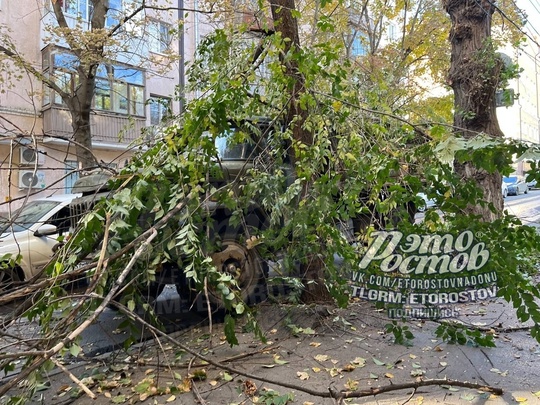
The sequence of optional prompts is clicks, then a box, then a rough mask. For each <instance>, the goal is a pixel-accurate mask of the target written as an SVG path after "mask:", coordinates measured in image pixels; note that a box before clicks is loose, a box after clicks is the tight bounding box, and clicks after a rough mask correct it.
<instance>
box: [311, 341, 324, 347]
mask: <svg viewBox="0 0 540 405" xmlns="http://www.w3.org/2000/svg"><path fill="white" fill-rule="evenodd" d="M309 345H310V346H312V347H319V346H320V345H321V343H320V342H311V343H310V344H309Z"/></svg>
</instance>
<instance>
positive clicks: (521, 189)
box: [503, 176, 529, 195]
mask: <svg viewBox="0 0 540 405" xmlns="http://www.w3.org/2000/svg"><path fill="white" fill-rule="evenodd" d="M503 182H504V183H505V184H506V186H507V189H508V195H520V194H522V193H523V194H527V193H528V192H529V186H528V185H527V182H526V181H525V178H524V177H523V176H508V177H503Z"/></svg>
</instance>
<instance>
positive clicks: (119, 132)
mask: <svg viewBox="0 0 540 405" xmlns="http://www.w3.org/2000/svg"><path fill="white" fill-rule="evenodd" d="M90 126H91V133H92V141H93V143H94V144H99V143H107V144H124V145H126V146H127V145H128V144H130V143H132V142H133V141H135V140H136V139H138V138H139V137H141V130H142V128H144V127H145V126H146V119H145V118H142V117H132V116H126V115H120V114H107V113H102V112H95V113H94V114H93V115H92V116H91V117H90ZM43 131H44V134H45V135H48V136H54V137H61V138H65V139H70V138H71V136H72V134H73V129H72V127H71V117H70V114H69V111H68V110H66V109H64V108H58V107H53V108H49V109H46V110H44V111H43Z"/></svg>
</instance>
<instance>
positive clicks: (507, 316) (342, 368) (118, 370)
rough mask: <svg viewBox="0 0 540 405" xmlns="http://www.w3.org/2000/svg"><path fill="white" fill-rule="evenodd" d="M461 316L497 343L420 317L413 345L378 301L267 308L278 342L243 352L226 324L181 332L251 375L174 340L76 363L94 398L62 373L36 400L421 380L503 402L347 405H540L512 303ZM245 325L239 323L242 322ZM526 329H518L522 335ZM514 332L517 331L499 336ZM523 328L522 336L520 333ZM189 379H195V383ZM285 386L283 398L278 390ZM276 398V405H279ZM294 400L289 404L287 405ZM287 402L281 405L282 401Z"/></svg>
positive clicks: (214, 400)
mask: <svg viewBox="0 0 540 405" xmlns="http://www.w3.org/2000/svg"><path fill="white" fill-rule="evenodd" d="M459 309H460V313H461V321H463V322H468V323H471V324H473V325H477V326H482V327H487V328H495V329H494V333H495V334H496V339H495V340H496V344H497V347H496V348H480V347H472V346H459V345H453V344H448V343H444V342H442V341H441V340H440V339H438V338H437V337H436V336H435V333H434V331H435V329H436V328H437V326H438V323H436V322H433V321H426V322H421V321H412V322H410V323H409V324H408V326H409V327H410V329H411V331H412V332H413V334H414V336H415V339H414V340H413V342H412V343H413V345H412V346H410V347H406V346H403V345H397V344H394V343H393V335H389V334H386V333H385V327H384V326H385V325H386V324H387V323H388V322H389V321H388V319H387V317H386V314H385V313H381V312H378V311H377V310H375V309H374V308H373V307H372V306H371V305H370V304H368V303H367V302H360V301H359V302H355V303H353V304H352V305H351V306H350V307H349V308H347V309H335V308H331V307H323V306H313V307H288V306H285V305H281V306H270V305H262V306H260V307H259V311H258V318H259V321H260V323H261V326H262V328H263V330H264V331H265V333H266V335H267V338H268V342H266V343H262V342H260V341H258V340H257V339H256V338H255V337H254V335H253V334H251V333H247V332H245V331H242V328H241V325H239V326H238V328H237V336H238V339H239V345H238V346H234V347H232V348H231V347H230V346H229V345H228V344H227V343H226V342H225V340H224V332H223V325H222V324H217V325H213V326H212V329H210V327H209V326H197V327H193V328H191V329H189V330H185V331H182V332H176V333H173V334H171V335H170V336H171V337H172V338H174V339H176V340H178V341H179V342H182V343H183V344H185V345H187V346H188V347H190V348H192V349H194V350H197V351H198V352H200V353H201V354H203V355H205V356H206V357H207V358H208V359H209V360H212V361H217V362H220V363H224V364H226V365H227V366H228V367H231V368H233V369H235V370H238V371H241V372H243V373H247V374H248V375H249V376H250V377H246V376H241V375H237V374H234V373H233V372H232V371H228V372H227V371H223V370H220V369H217V368H216V367H214V366H210V365H208V364H204V363H203V364H201V362H200V361H199V360H197V359H193V357H192V356H191V355H188V354H186V353H182V351H181V350H180V349H178V348H174V347H173V344H171V342H168V341H166V340H165V339H163V338H162V339H160V340H159V341H158V340H151V341H148V342H145V343H141V344H137V345H134V346H132V347H131V348H130V349H129V350H128V351H127V352H125V351H116V352H113V353H109V354H106V355H104V356H101V357H97V358H92V359H87V360H86V361H84V362H79V363H76V364H70V365H67V367H68V369H69V370H70V372H71V373H73V375H75V376H76V377H77V378H79V379H82V381H83V383H85V384H86V385H87V386H88V387H89V388H90V389H91V390H92V392H93V393H94V394H95V395H96V396H97V398H96V399H95V400H93V399H90V398H89V397H88V396H86V395H84V394H82V396H80V397H77V395H75V394H76V393H77V392H78V391H79V390H78V388H77V387H76V385H75V383H73V382H72V381H71V380H70V379H69V378H68V376H67V375H66V374H65V373H63V372H61V371H59V370H55V371H53V372H52V373H51V374H50V375H49V382H48V388H46V389H44V390H42V391H40V392H39V393H38V396H37V397H36V398H35V401H34V402H33V403H46V404H67V403H73V404H111V403H117V404H119V403H126V404H128V403H141V404H167V403H170V404H186V405H191V404H198V403H202V404H223V405H225V404H251V403H257V402H255V401H256V400H258V401H259V402H258V403H264V404H285V403H288V404H303V405H308V404H321V405H326V404H335V403H336V402H335V401H334V400H333V399H331V398H322V397H319V396H316V395H310V394H308V393H306V392H303V391H301V390H299V389H294V388H291V387H289V388H286V387H283V386H279V385H276V384H271V383H268V382H263V381H261V379H270V380H273V381H281V382H284V383H287V384H290V385H295V386H298V387H303V388H304V389H311V390H314V391H317V392H325V393H327V392H329V389H333V390H336V391H339V390H342V389H351V390H353V389H358V390H360V389H367V388H376V387H387V386H390V385H394V386H395V385H398V384H403V383H410V382H414V381H417V380H418V379H443V378H448V379H452V380H459V381H463V382H465V381H467V382H472V383H478V384H482V385H490V386H493V387H499V388H502V389H503V390H504V394H503V395H502V396H500V397H499V396H493V395H490V394H487V393H483V392H480V391H478V390H476V389H470V388H462V387H451V386H442V387H441V386H430V387H421V388H419V389H418V390H416V391H415V392H414V391H413V390H412V389H407V390H399V391H393V392H391V393H387V394H381V395H377V396H369V397H366V398H355V399H351V400H347V401H346V402H344V403H347V404H381V405H389V404H404V403H409V404H489V405H499V404H515V403H525V404H540V345H539V344H538V343H537V342H536V341H535V340H534V339H532V338H531V337H530V335H529V334H528V332H527V330H526V328H525V327H524V326H526V325H522V324H520V323H519V322H517V320H516V318H515V316H513V311H512V309H510V308H509V307H508V305H507V304H505V303H503V302H502V301H500V300H493V301H489V302H483V303H481V304H478V303H477V304H467V305H460V306H459ZM240 323H241V322H239V324H240ZM513 329H514V330H513ZM496 330H505V332H496ZM512 330H513V331H512ZM188 375H189V376H190V377H191V378H188ZM270 389H273V390H275V391H274V392H272V391H269V390H270ZM272 398H273V401H272ZM287 398H289V399H290V401H289V402H285V401H286V399H287ZM280 401H281V402H280Z"/></svg>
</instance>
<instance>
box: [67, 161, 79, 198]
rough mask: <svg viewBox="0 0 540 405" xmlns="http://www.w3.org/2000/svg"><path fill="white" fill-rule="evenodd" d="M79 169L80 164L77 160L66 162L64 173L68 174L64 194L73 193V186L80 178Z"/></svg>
mask: <svg viewBox="0 0 540 405" xmlns="http://www.w3.org/2000/svg"><path fill="white" fill-rule="evenodd" d="M78 168H79V163H78V162H77V161H76V160H66V161H65V162H64V173H65V174H66V176H65V177H64V192H65V193H66V194H70V193H71V189H72V188H73V184H75V181H76V180H77V179H78V178H79V172H78V171H77V169H78Z"/></svg>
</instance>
